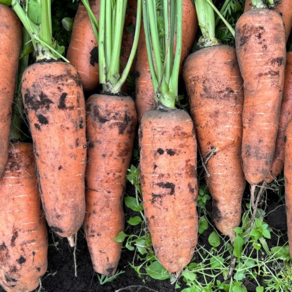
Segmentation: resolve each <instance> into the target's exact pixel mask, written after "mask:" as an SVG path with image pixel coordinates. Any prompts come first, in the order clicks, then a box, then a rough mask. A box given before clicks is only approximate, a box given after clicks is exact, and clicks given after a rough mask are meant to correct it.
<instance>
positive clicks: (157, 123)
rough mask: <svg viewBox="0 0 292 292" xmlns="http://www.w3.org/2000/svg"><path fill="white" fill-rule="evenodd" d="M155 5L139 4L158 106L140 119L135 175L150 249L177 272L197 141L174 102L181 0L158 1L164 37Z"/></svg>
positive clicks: (189, 237) (192, 229)
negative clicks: (139, 190)
mask: <svg viewBox="0 0 292 292" xmlns="http://www.w3.org/2000/svg"><path fill="white" fill-rule="evenodd" d="M153 2H154V3H153ZM157 4H158V1H149V0H147V1H144V4H143V19H144V29H145V35H146V46H147V54H148V60H149V65H150V70H151V76H152V83H153V88H154V92H156V93H157V95H156V96H155V99H156V102H157V107H156V108H155V109H153V110H149V111H147V112H146V113H145V114H144V115H143V117H142V120H141V125H140V129H139V141H140V147H141V153H140V177H141V187H142V193H143V205H144V210H145V215H146V219H147V224H148V228H149V231H150V233H151V238H152V244H153V248H154V251H155V254H156V256H157V258H158V260H159V261H160V262H161V264H162V265H163V266H164V268H166V269H167V270H168V271H169V272H170V273H173V274H176V276H178V275H179V274H180V273H181V271H182V270H183V268H184V267H185V266H186V265H187V264H188V263H189V262H190V261H191V259H192V257H193V253H194V250H195V247H196V244H197V233H198V215H197V212H196V199H197V192H198V186H197V144H196V137H195V131H194V125H193V122H192V120H191V117H190V116H189V114H188V113H187V112H185V111H184V110H178V109H176V107H175V100H176V98H177V96H178V78H179V68H180V60H181V52H182V0H178V1H173V2H171V4H170V1H163V4H162V7H161V10H160V11H159V12H158V13H159V14H158V17H161V18H162V21H161V22H162V23H163V28H164V32H163V36H162V34H159V33H158V27H157V23H156V21H155V14H156V9H157V6H156V5H157ZM175 23H176V25H173V24H175ZM170 24H172V25H170ZM175 31H177V37H176V42H175V47H176V49H175V58H173V50H174V37H175ZM151 43H152V45H151ZM152 52H153V54H152ZM163 59H164V64H163V63H162V60H163Z"/></svg>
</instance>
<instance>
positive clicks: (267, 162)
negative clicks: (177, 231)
mask: <svg viewBox="0 0 292 292" xmlns="http://www.w3.org/2000/svg"><path fill="white" fill-rule="evenodd" d="M259 3H261V2H260V1H259ZM235 43H236V53H237V57H238V63H239V67H240V71H241V75H242V77H243V81H244V108H243V138H242V160H243V171H244V174H245V178H246V180H247V181H248V182H249V183H250V184H251V185H252V195H253V193H254V189H255V185H257V184H259V183H260V182H261V181H263V180H264V179H265V178H266V176H267V175H268V173H269V171H270V169H271V165H272V161H273V158H274V153H275V145H276V138H277V133H278V122H279V114H280V108H281V100H282V93H283V85H284V70H285V63H286V49H285V29H284V24H283V20H282V18H281V16H280V15H279V13H277V12H275V11H272V10H268V9H254V10H251V11H248V12H246V13H244V14H243V15H242V16H241V17H240V18H239V20H238V22H237V24H236V38H235Z"/></svg>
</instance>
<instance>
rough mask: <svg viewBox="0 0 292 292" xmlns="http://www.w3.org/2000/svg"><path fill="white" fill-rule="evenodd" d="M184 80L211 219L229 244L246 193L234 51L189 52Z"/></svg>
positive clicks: (221, 48) (215, 48)
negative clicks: (207, 188)
mask: <svg viewBox="0 0 292 292" xmlns="http://www.w3.org/2000/svg"><path fill="white" fill-rule="evenodd" d="M183 78H184V80H185V83H186V88H187V92H188V95H189V99H190V106H191V116H192V118H193V121H194V124H195V129H196V133H197V137H198V143H199V146H200V150H201V153H202V156H203V157H204V158H205V159H204V161H203V163H205V164H206V168H207V173H206V181H207V184H208V187H209V189H210V192H211V195H212V198H213V201H212V203H213V208H212V213H213V220H214V221H215V224H216V227H217V228H218V229H219V230H220V231H221V232H222V233H223V234H225V235H228V236H229V237H230V239H231V241H232V242H233V241H234V238H235V232H234V230H233V229H234V228H235V227H238V226H239V224H240V221H241V200H242V196H243V192H244V189H245V179H244V175H243V171H242V168H241V136H242V106H243V91H242V78H241V76H240V72H239V68H238V64H237V60H236V55H235V50H234V49H233V48H231V47H228V46H223V45H219V46H213V47H206V48H203V49H201V50H199V51H197V52H196V53H193V54H192V55H190V56H189V57H188V58H187V60H186V62H185V65H184V71H183Z"/></svg>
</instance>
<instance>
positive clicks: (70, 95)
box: [22, 61, 86, 237]
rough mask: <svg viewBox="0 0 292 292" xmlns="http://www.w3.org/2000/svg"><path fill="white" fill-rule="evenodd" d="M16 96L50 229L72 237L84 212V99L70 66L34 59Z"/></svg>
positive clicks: (75, 74)
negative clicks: (30, 140) (25, 119)
mask: <svg viewBox="0 0 292 292" xmlns="http://www.w3.org/2000/svg"><path fill="white" fill-rule="evenodd" d="M22 96H23V100H24V106H25V111H26V114H27V117H28V120H29V124H30V130H31V134H32V138H33V142H34V149H35V157H36V165H37V170H38V180H39V188H40V195H41V199H42V203H43V208H44V211H45V215H46V218H47V221H48V224H49V226H50V227H51V229H52V230H53V231H54V232H56V233H57V234H58V235H60V236H62V237H71V236H73V235H74V234H75V233H76V232H77V231H78V229H79V228H80V227H81V225H82V223H83V220H84V214H85V194H84V192H85V185H84V175H85V162H86V129H85V123H86V121H85V101H84V96H83V91H82V84H81V80H80V77H79V75H78V73H77V71H76V69H75V68H74V67H73V66H72V65H70V64H67V63H63V62H52V61H51V62H44V61H41V62H39V63H35V64H33V65H31V66H30V67H28V68H27V69H26V71H25V72H24V74H23V77H22Z"/></svg>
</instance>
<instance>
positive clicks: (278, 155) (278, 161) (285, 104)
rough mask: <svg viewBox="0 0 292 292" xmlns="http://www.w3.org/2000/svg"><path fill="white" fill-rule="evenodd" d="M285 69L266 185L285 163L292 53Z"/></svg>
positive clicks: (291, 105) (291, 114) (291, 103)
mask: <svg viewBox="0 0 292 292" xmlns="http://www.w3.org/2000/svg"><path fill="white" fill-rule="evenodd" d="M286 58H287V61H286V68H285V84H284V92H283V100H282V105H281V112H280V119H279V130H278V135H277V142H276V151H275V156H274V159H273V163H272V167H271V169H270V172H269V174H268V177H267V178H266V181H267V182H268V183H270V182H272V181H273V179H275V178H276V177H277V176H278V175H279V174H280V173H281V171H282V170H283V169H284V161H285V132H286V128H287V125H288V123H289V122H290V120H291V118H292V52H288V53H287V55H286Z"/></svg>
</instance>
